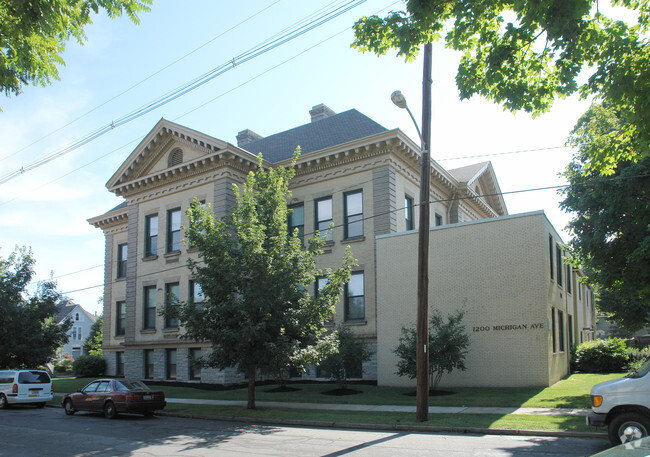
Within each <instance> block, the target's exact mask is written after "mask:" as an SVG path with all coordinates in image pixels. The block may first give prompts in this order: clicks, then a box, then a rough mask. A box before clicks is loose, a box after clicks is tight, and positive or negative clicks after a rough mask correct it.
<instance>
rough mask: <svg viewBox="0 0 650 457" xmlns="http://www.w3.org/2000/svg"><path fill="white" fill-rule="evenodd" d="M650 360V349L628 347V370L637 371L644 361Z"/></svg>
mask: <svg viewBox="0 0 650 457" xmlns="http://www.w3.org/2000/svg"><path fill="white" fill-rule="evenodd" d="M648 360H650V349H649V348H647V347H645V348H643V349H637V348H628V349H627V369H628V371H636V370H637V369H638V368H640V367H641V365H643V364H644V363H646V362H647V361H648Z"/></svg>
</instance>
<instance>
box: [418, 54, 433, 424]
mask: <svg viewBox="0 0 650 457" xmlns="http://www.w3.org/2000/svg"><path fill="white" fill-rule="evenodd" d="M431 60H432V59H431V43H427V44H425V45H424V68H423V71H422V167H421V169H420V224H419V227H418V305H417V306H418V309H417V323H416V332H417V397H416V420H417V421H418V422H426V421H428V420H429V354H428V353H429V351H428V346H429V322H428V321H429V228H430V222H429V187H430V184H429V177H430V176H431V158H430V152H431V84H432V80H431V66H432V65H431Z"/></svg>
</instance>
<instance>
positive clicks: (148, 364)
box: [142, 349, 153, 379]
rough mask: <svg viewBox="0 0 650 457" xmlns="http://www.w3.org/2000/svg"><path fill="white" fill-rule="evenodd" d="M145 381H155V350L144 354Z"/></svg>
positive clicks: (146, 350)
mask: <svg viewBox="0 0 650 457" xmlns="http://www.w3.org/2000/svg"><path fill="white" fill-rule="evenodd" d="M142 358H143V364H144V379H153V349H145V350H144V352H143V357H142Z"/></svg>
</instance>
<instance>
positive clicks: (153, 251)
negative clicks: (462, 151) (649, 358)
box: [89, 105, 575, 385]
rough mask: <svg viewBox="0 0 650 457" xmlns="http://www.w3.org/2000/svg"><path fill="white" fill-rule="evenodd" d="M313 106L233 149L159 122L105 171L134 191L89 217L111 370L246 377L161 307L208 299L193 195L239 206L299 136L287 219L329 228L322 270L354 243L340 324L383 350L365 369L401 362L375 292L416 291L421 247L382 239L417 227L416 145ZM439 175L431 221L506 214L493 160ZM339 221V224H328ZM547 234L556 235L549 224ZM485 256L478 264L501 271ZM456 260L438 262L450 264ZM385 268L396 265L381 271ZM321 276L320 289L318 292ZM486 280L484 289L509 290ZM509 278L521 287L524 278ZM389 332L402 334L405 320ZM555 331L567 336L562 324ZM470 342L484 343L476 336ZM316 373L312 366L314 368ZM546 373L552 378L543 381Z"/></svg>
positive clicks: (305, 227) (218, 208)
mask: <svg viewBox="0 0 650 457" xmlns="http://www.w3.org/2000/svg"><path fill="white" fill-rule="evenodd" d="M309 114H310V117H311V122H309V123H307V124H305V125H301V126H299V127H296V128H293V129H290V130H287V131H284V132H281V133H278V134H274V135H270V136H267V137H263V136H261V135H259V134H257V133H255V132H253V131H251V130H243V131H241V132H239V134H238V135H237V145H236V146H235V145H233V144H230V143H227V142H224V141H222V140H219V139H217V138H214V137H211V136H209V135H206V134H204V133H201V132H198V131H196V130H192V129H189V128H187V127H184V126H181V125H178V124H175V123H173V122H170V121H167V120H165V119H161V120H160V121H159V122H158V123H157V124H156V125H155V126H154V128H153V129H152V130H151V131H150V132H149V133H148V134H147V135H146V137H145V138H144V139H143V140H142V142H141V143H140V144H139V145H138V146H137V147H136V148H135V150H134V151H133V152H132V153H131V154H130V155H129V156H128V157H127V158H126V160H125V161H124V163H123V164H122V165H121V166H120V168H119V169H118V170H117V171H116V172H115V174H114V175H113V176H112V177H111V178H110V179H109V181H108V183H107V188H108V190H109V191H111V192H113V193H114V194H116V195H118V196H121V197H123V198H124V201H123V202H122V203H121V204H120V205H118V206H117V207H115V208H114V209H112V210H110V211H109V212H107V213H105V214H102V215H100V216H97V217H94V218H91V219H89V223H90V224H92V225H93V226H95V227H97V228H100V229H101V230H102V231H103V233H104V236H105V239H106V249H105V270H104V343H103V351H104V358H105V359H106V363H107V374H108V375H116V376H121V375H124V376H128V377H137V378H144V379H152V380H174V381H189V382H192V381H196V382H214V383H232V382H239V381H243V380H244V377H243V375H242V374H240V373H238V372H237V371H236V370H234V369H232V370H225V371H218V370H213V369H202V370H199V369H197V368H195V367H194V366H193V365H192V364H191V363H190V361H191V360H192V359H193V358H194V357H197V356H200V355H201V354H205V351H208V350H209V348H210V346H209V344H206V343H201V342H192V341H187V340H184V339H182V338H181V336H182V334H183V329H182V328H179V325H178V322H176V321H175V320H167V319H165V318H163V317H162V316H160V315H159V313H158V311H159V310H160V309H161V307H162V305H163V304H164V300H165V299H166V297H169V296H171V295H172V294H173V295H175V296H176V297H178V298H179V299H180V300H189V299H192V300H194V301H195V302H200V301H201V300H203V299H204V297H203V294H202V292H201V288H200V284H198V283H196V282H195V281H194V280H193V278H192V276H191V272H190V271H189V270H188V268H187V266H186V265H187V260H188V258H193V259H197V255H198V254H197V252H196V251H192V250H189V249H188V248H187V246H186V244H185V243H184V241H183V237H182V227H183V226H187V224H188V221H187V217H186V214H185V213H186V210H187V208H188V207H189V205H190V204H191V203H192V202H193V201H194V200H195V199H198V200H199V201H201V202H204V203H205V204H209V205H210V206H211V207H212V209H213V211H214V213H215V215H216V216H217V217H221V216H224V215H226V214H227V212H228V211H229V209H230V208H231V207H232V206H233V205H234V204H235V196H234V193H233V190H232V185H233V184H241V183H242V182H244V180H245V177H246V175H247V174H248V172H249V171H251V170H254V169H255V168H256V167H257V158H256V157H257V155H258V154H259V153H261V154H262V156H263V159H264V162H263V165H264V166H265V167H274V166H281V165H285V166H286V165H288V164H289V163H290V161H291V158H292V156H293V152H294V150H295V149H296V147H298V146H300V147H301V153H302V154H301V156H300V157H299V159H298V162H297V165H296V175H295V177H294V179H293V180H292V182H291V183H290V187H291V190H292V192H293V195H292V198H291V201H289V202H287V204H288V205H289V206H290V207H291V208H292V210H293V214H292V215H291V216H290V218H289V221H288V224H289V228H290V229H291V231H293V230H294V229H298V230H299V232H300V233H301V234H302V235H304V236H305V237H308V236H311V235H312V234H313V233H315V232H316V231H317V230H320V231H321V236H324V237H325V239H326V242H327V243H326V246H325V249H324V254H323V255H322V256H320V257H319V258H318V259H317V264H318V267H319V268H326V267H336V266H338V265H340V262H341V258H342V257H343V254H344V251H345V249H346V247H347V246H350V247H351V249H352V252H353V255H354V256H355V257H356V258H357V260H358V266H357V267H356V268H355V269H354V271H353V272H352V276H351V279H350V282H349V284H348V285H347V286H346V288H345V291H344V294H343V296H342V297H341V301H340V303H339V304H338V305H337V306H336V311H335V314H334V321H333V323H334V324H343V325H346V326H349V327H350V328H351V329H352V331H353V333H354V334H355V335H356V336H357V337H358V338H359V339H361V340H363V341H364V342H365V343H367V344H368V345H369V346H370V347H371V349H372V351H373V354H374V356H373V358H372V359H371V360H370V361H368V362H365V363H364V364H363V366H360V367H358V370H357V372H358V377H359V378H362V379H367V380H377V379H378V372H381V371H385V370H393V371H394V366H393V367H387V366H385V367H383V368H381V369H378V366H380V365H382V364H386V363H388V361H387V360H382V358H381V357H380V355H381V352H378V348H379V347H380V346H381V345H382V344H383V343H382V342H381V341H379V340H380V335H379V333H378V328H383V327H384V326H386V325H389V324H390V323H389V322H380V320H381V319H383V317H382V316H380V315H379V314H378V310H379V309H383V306H384V304H383V303H379V302H380V301H381V300H382V297H381V296H379V295H378V291H379V290H380V289H381V287H382V286H388V287H391V286H393V285H394V286H395V287H396V288H398V287H399V288H402V287H406V288H412V289H413V290H415V289H416V276H417V275H416V271H415V260H414V259H415V257H413V262H412V263H411V264H408V263H407V264H403V265H402V264H400V265H399V267H398V266H397V265H396V264H393V263H392V261H391V259H386V258H384V259H383V260H382V262H385V263H384V264H382V265H379V261H380V260H379V257H378V256H377V252H378V240H380V239H381V237H384V236H391V235H396V234H398V233H407V234H408V233H413V230H414V229H415V227H417V224H418V211H416V209H417V207H418V205H419V203H420V202H419V201H418V200H417V198H418V196H419V177H420V176H419V175H420V172H419V170H420V150H419V147H418V145H416V144H415V143H413V141H412V140H411V139H410V138H408V137H407V136H406V135H405V134H404V133H403V132H402V131H400V130H399V129H394V130H387V129H386V128H384V127H382V126H381V125H379V124H377V123H376V122H374V121H373V120H372V119H370V118H368V117H367V116H365V115H363V114H361V113H360V112H358V111H357V110H354V109H352V110H348V111H345V112H342V113H339V114H337V113H335V112H333V111H332V110H331V109H329V108H328V107H327V106H325V105H317V106H314V107H313V108H312V109H311V110H310V112H309ZM430 173H431V175H430V182H431V187H430V194H429V202H430V207H431V211H430V214H431V220H430V225H431V226H432V227H437V228H441V227H444V228H446V229H448V231H449V232H454V230H455V227H456V226H460V225H462V224H464V223H471V222H475V221H483V220H491V219H493V218H499V217H505V216H508V212H507V209H506V206H505V202H504V200H503V197H502V196H501V193H500V188H499V184H498V181H497V178H496V175H495V172H494V169H493V167H492V165H491V164H490V162H483V163H479V164H475V165H472V166H468V167H463V168H459V169H457V170H446V169H444V168H443V167H441V166H440V165H439V164H438V163H437V162H435V161H432V164H431V169H430ZM332 224H333V226H334V228H333V230H331V231H328V230H327V228H328V227H330V225H332ZM549 225H550V224H549ZM540 236H543V238H544V242H546V241H545V240H546V237H547V236H548V235H542V234H541V233H540ZM433 242H434V241H433V240H432V243H433ZM486 242H490V241H489V239H487V238H486ZM381 243H382V244H383V243H385V242H384V241H381ZM466 249H467V248H466V246H465V245H464V243H462V241H461V242H459V243H457V245H456V249H455V250H453V251H451V252H450V253H449V255H452V256H455V257H456V258H462V257H463V256H466V255H467V254H466V252H465V251H466ZM454 260H457V259H454ZM486 260H487V261H486V263H484V264H482V265H481V267H482V268H484V269H490V268H492V264H490V262H489V259H486ZM532 260H534V261H538V260H539V259H532ZM447 261H448V259H447V258H445V257H442V258H437V259H436V262H439V264H440V265H441V267H443V268H444V265H445V264H446V262H447ZM559 262H562V260H561V259H560V260H559ZM561 265H562V268H564V266H563V263H562V264H561ZM379 271H382V272H384V273H385V272H386V271H388V275H387V276H382V277H381V279H380V280H378V278H379V276H378V272H379ZM382 274H383V273H382ZM454 280H455V281H457V282H458V284H459V287H460V288H463V287H465V288H472V287H475V286H474V284H475V281H474V278H473V277H472V276H470V275H461V276H458V277H456V278H454ZM380 281H381V282H382V284H380V283H379V282H380ZM316 287H317V285H316V284H315V285H314V286H313V290H311V291H310V292H312V293H315V290H316ZM481 287H482V293H483V294H485V295H490V294H498V293H503V292H504V291H502V290H496V289H494V288H492V287H487V286H485V285H482V286H481ZM508 287H515V288H516V289H517V290H519V288H523V287H525V282H524V283H518V284H514V285H513V284H510V285H508ZM434 294H435V291H431V296H434ZM393 305H394V306H400V307H402V306H403V307H411V306H412V307H413V309H415V301H413V303H411V302H410V301H409V300H406V299H405V300H401V301H400V302H399V303H394V302H391V306H393ZM517 306H524V302H521V303H519V304H518V305H517ZM566 316H567V313H564V314H563V315H561V316H559V318H561V319H562V322H563V326H562V327H561V328H562V331H561V333H562V335H563V337H565V338H567V339H568V338H569V336H568V335H566V336H565V333H566V332H567V329H568V328H569V325H568V324H567V323H566V319H567V317H566ZM549 323H550V320H549ZM573 327H575V325H573V326H571V328H573ZM392 331H393V332H394V333H399V327H398V326H397V324H396V323H395V325H394V328H393V329H392ZM554 331H555V332H556V334H557V332H558V330H557V327H556V330H554ZM543 332H544V335H546V338H540V339H539V343H538V344H546V342H547V341H550V338H551V332H552V330H551V328H550V325H546V326H545V329H544V330H543ZM549 344H550V343H549ZM545 347H546V346H545ZM509 349H510V348H508V347H504V348H502V350H503V351H508V350H509ZM472 350H473V351H477V353H484V349H483V348H482V346H481V345H480V344H478V345H476V346H475V347H473V348H472ZM484 356H485V357H489V356H490V354H484ZM522 362H525V361H522ZM567 369H568V364H567ZM318 376H319V372H318V370H317V369H316V368H314V369H313V370H311V372H310V373H308V374H306V375H305V376H304V377H306V378H318ZM380 382H381V381H380ZM546 382H547V380H546V378H545V379H540V380H536V381H535V382H534V383H536V384H537V385H543V384H544V383H546Z"/></svg>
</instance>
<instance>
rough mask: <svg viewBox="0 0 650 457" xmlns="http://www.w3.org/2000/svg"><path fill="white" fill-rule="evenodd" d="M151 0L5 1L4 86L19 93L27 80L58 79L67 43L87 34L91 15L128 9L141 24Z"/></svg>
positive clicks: (0, 45) (0, 80)
mask: <svg viewBox="0 0 650 457" xmlns="http://www.w3.org/2000/svg"><path fill="white" fill-rule="evenodd" d="M150 4H151V0H32V1H29V2H27V1H24V0H0V50H1V51H0V89H1V90H3V91H4V92H5V94H6V95H10V94H12V93H13V94H16V95H17V94H19V93H20V92H22V87H23V85H25V84H40V85H42V86H45V85H46V84H50V83H51V81H52V79H59V71H58V68H57V66H59V65H63V64H64V62H63V59H62V57H61V54H63V51H64V50H65V43H66V41H67V40H69V39H70V38H75V39H76V40H77V41H78V42H79V43H83V42H84V40H85V39H86V35H85V34H84V27H85V26H87V25H88V24H90V23H91V22H92V19H91V14H92V13H95V14H97V13H98V12H99V10H100V9H101V10H105V11H106V13H107V14H108V16H109V17H110V18H116V17H118V16H121V15H122V14H124V13H126V15H128V16H129V18H130V19H131V20H132V21H133V22H135V23H136V24H137V23H138V22H139V19H138V14H139V13H141V12H144V11H149V7H148V5H150Z"/></svg>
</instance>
